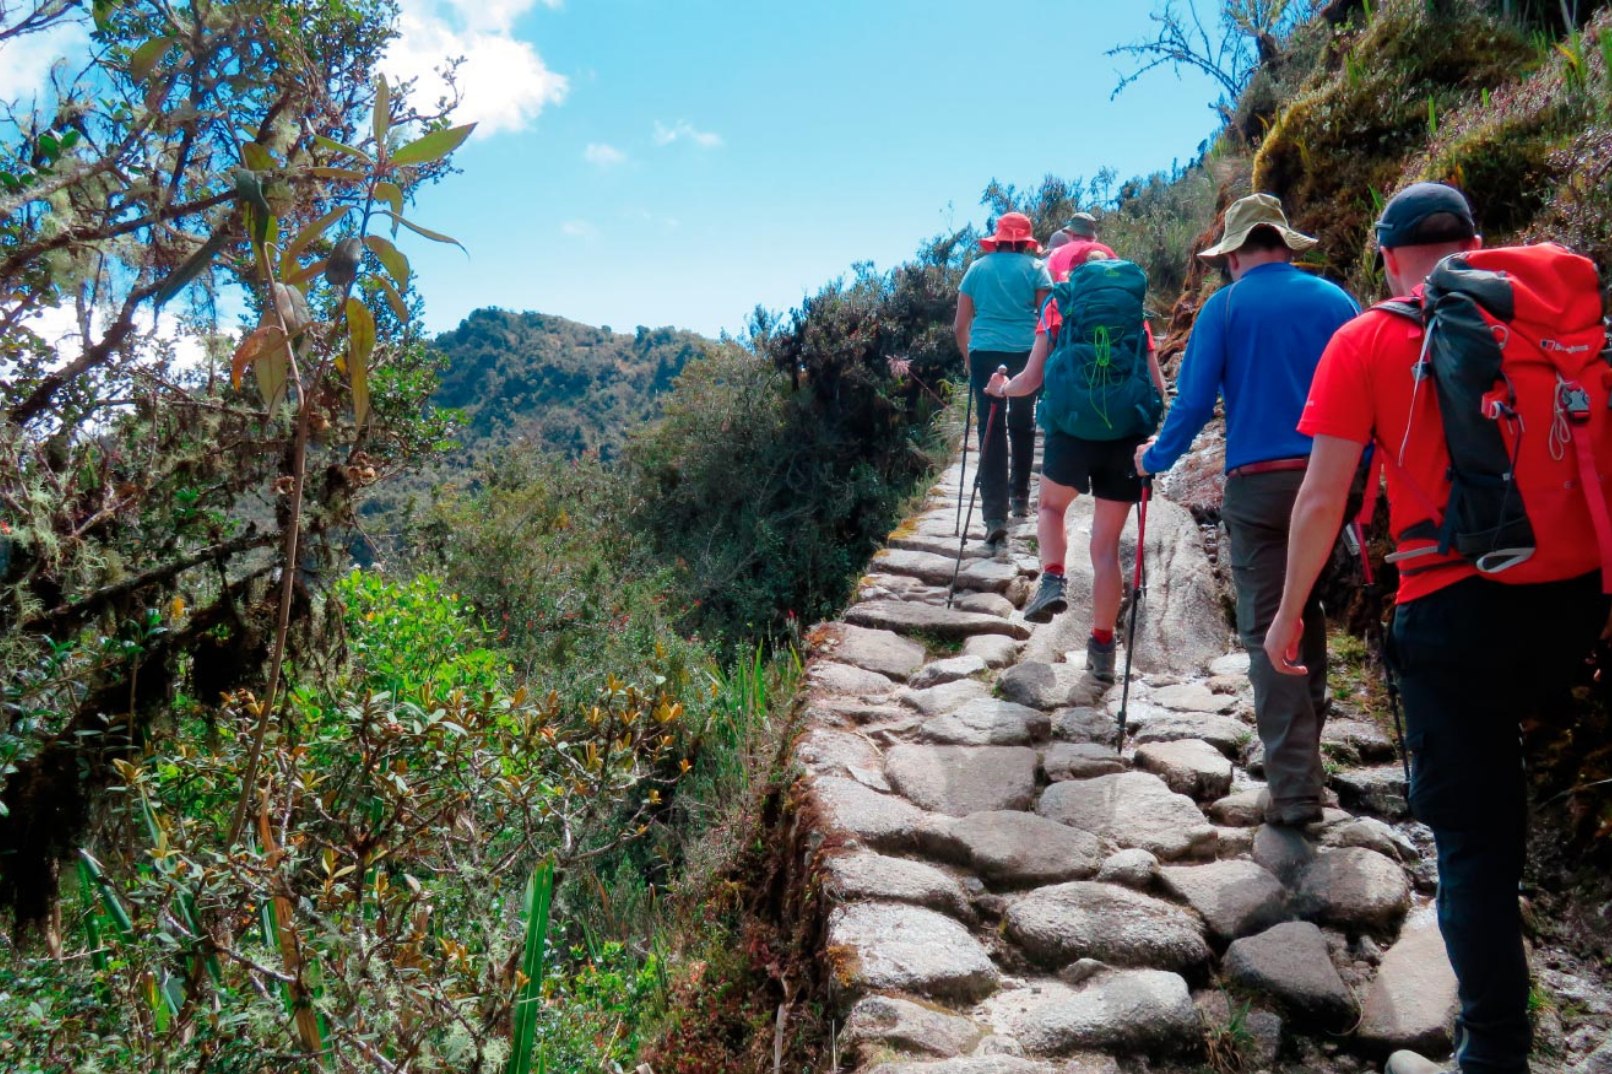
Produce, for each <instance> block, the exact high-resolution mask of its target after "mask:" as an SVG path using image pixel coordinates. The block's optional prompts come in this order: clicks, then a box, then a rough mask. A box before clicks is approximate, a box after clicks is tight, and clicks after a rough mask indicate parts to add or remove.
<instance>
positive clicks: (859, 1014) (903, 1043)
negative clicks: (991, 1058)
mask: <svg viewBox="0 0 1612 1074" xmlns="http://www.w3.org/2000/svg"><path fill="white" fill-rule="evenodd" d="M983 1035H984V1032H983V1030H981V1029H980V1027H979V1026H977V1025H975V1024H974V1023H973V1022H972V1021H970V1020H969V1019H967V1018H964V1017H963V1016H962V1015H959V1014H951V1013H949V1012H947V1011H943V1010H939V1009H937V1008H935V1007H933V1006H929V1005H927V1004H923V1003H914V1002H913V1001H912V1000H910V999H902V998H901V997H899V996H865V997H863V998H862V999H860V1000H858V1001H857V1004H856V1006H855V1007H852V1008H851V1014H850V1017H849V1018H847V1019H846V1020H845V1041H846V1043H848V1044H851V1045H853V1046H874V1047H879V1046H882V1047H885V1048H896V1049H899V1050H901V1051H904V1052H914V1053H917V1054H919V1055H933V1056H940V1057H942V1058H947V1057H950V1056H956V1055H966V1054H967V1053H969V1052H971V1051H973V1050H974V1046H975V1045H976V1044H978V1043H979V1041H980V1037H982V1036H983Z"/></svg>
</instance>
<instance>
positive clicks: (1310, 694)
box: [1221, 470, 1327, 814]
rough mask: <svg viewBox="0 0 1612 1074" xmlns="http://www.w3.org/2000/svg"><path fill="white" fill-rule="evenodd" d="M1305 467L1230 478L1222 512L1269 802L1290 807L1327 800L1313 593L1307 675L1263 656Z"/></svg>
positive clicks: (1321, 626) (1303, 658) (1320, 655)
mask: <svg viewBox="0 0 1612 1074" xmlns="http://www.w3.org/2000/svg"><path fill="white" fill-rule="evenodd" d="M1303 481H1304V472H1303V471H1302V470H1287V471H1276V472H1274V473H1266V474H1251V475H1248V476H1244V477H1233V478H1228V479H1227V481H1226V495H1225V500H1224V503H1223V506H1222V507H1221V517H1222V518H1223V519H1225V521H1226V529H1227V530H1228V531H1229V532H1230V534H1231V573H1232V579H1233V581H1235V582H1236V584H1237V633H1238V635H1239V636H1240V637H1241V639H1242V643H1243V648H1245V649H1247V650H1248V681H1249V682H1250V683H1252V684H1253V687H1254V720H1255V723H1256V724H1257V725H1258V727H1259V740H1260V742H1261V744H1263V745H1264V747H1265V781H1266V782H1267V783H1268V784H1269V785H1270V793H1271V806H1272V808H1273V810H1274V811H1275V812H1276V813H1278V814H1281V813H1287V812H1291V811H1294V810H1297V809H1301V808H1304V807H1314V806H1317V805H1319V804H1320V802H1321V792H1322V789H1323V784H1324V783H1325V780H1326V774H1325V772H1324V771H1323V770H1322V767H1321V728H1322V725H1323V723H1324V722H1325V719H1326V696H1327V624H1326V618H1325V616H1324V614H1323V611H1322V608H1321V602H1320V601H1319V600H1318V599H1317V598H1316V596H1315V594H1314V592H1313V591H1312V593H1311V595H1310V600H1309V603H1308V604H1306V605H1305V606H1304V639H1303V641H1302V642H1301V643H1300V646H1299V655H1300V662H1301V663H1303V664H1304V665H1305V666H1306V667H1307V668H1309V669H1310V674H1309V676H1308V677H1307V678H1298V677H1295V676H1292V675H1283V674H1282V673H1281V672H1279V671H1277V670H1276V668H1275V667H1273V666H1272V665H1271V660H1270V657H1268V656H1266V655H1265V632H1266V631H1267V630H1268V629H1270V625H1271V620H1272V619H1275V618H1276V609H1277V608H1278V607H1280V605H1281V603H1282V585H1283V583H1284V582H1285V580H1286V578H1287V534H1288V529H1289V520H1290V519H1291V518H1292V517H1293V501H1294V499H1296V498H1297V496H1298V492H1299V485H1300V484H1302V483H1303Z"/></svg>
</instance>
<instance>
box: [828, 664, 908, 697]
mask: <svg viewBox="0 0 1612 1074" xmlns="http://www.w3.org/2000/svg"><path fill="white" fill-rule="evenodd" d="M806 682H807V684H808V685H809V686H811V687H812V688H813V689H815V690H817V691H818V692H820V693H825V694H843V695H844V696H846V697H855V698H860V699H862V700H871V701H882V700H884V699H885V698H888V697H889V696H890V695H892V694H894V693H895V691H896V684H895V682H894V681H892V680H891V679H890V678H888V677H886V676H884V675H880V674H879V673H878V672H876V671H868V670H867V669H866V668H859V667H852V666H851V665H850V664H839V663H835V662H834V661H832V660H818V661H814V662H813V663H812V666H811V668H810V669H809V670H808V671H807V672H806Z"/></svg>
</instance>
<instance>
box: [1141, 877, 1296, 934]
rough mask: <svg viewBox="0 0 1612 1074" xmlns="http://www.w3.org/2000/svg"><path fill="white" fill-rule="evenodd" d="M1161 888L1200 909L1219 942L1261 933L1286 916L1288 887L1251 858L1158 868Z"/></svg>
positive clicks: (1195, 908) (1200, 913)
mask: <svg viewBox="0 0 1612 1074" xmlns="http://www.w3.org/2000/svg"><path fill="white" fill-rule="evenodd" d="M1159 878H1160V880H1162V881H1163V883H1164V889H1165V890H1166V891H1168V892H1169V893H1170V894H1172V895H1174V896H1175V897H1176V898H1178V899H1180V900H1181V901H1182V902H1184V903H1186V904H1187V905H1188V906H1190V907H1192V908H1193V909H1194V910H1196V911H1197V912H1198V916H1200V917H1202V918H1203V920H1204V922H1205V923H1206V924H1207V925H1208V926H1209V932H1210V934H1211V935H1213V936H1214V938H1215V939H1216V940H1219V941H1220V942H1221V943H1229V942H1230V941H1232V940H1235V939H1238V938H1240V937H1243V936H1248V935H1250V934H1252V933H1255V932H1260V931H1262V930H1264V929H1267V928H1269V927H1270V926H1272V925H1275V924H1278V923H1279V922H1281V920H1282V919H1283V918H1284V917H1285V916H1286V915H1287V889H1286V888H1284V887H1282V882H1281V881H1280V880H1277V879H1276V877H1274V876H1272V875H1271V874H1270V873H1268V872H1266V871H1265V870H1264V869H1262V868H1260V867H1259V866H1258V865H1255V864H1254V863H1253V862H1251V861H1217V862H1211V863H1209V864H1207V865H1177V866H1170V867H1167V868H1164V869H1161V870H1160V871H1159Z"/></svg>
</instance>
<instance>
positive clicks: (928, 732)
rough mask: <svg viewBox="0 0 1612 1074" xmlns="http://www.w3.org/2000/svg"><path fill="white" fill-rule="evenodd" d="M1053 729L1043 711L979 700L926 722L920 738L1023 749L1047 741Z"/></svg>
mask: <svg viewBox="0 0 1612 1074" xmlns="http://www.w3.org/2000/svg"><path fill="white" fill-rule="evenodd" d="M1051 729H1052V722H1051V720H1049V719H1048V718H1047V714H1046V713H1044V712H1042V711H1041V710H1040V709H1032V708H1029V707H1027V706H1024V705H1016V704H1014V703H1013V702H1011V701H1001V700H998V699H996V698H993V697H978V698H974V699H972V700H970V701H968V702H965V703H964V704H963V705H961V706H959V707H958V708H957V709H956V711H954V712H951V713H949V714H947V715H944V716H936V717H935V718H934V719H931V720H928V721H926V722H925V723H924V725H923V727H921V728H919V731H918V738H919V739H920V740H921V741H924V742H939V743H946V744H950V745H954V746H1023V745H1026V744H1028V743H1030V742H1035V741H1039V740H1041V739H1044V738H1046V737H1047V734H1048V732H1049V731H1050V730H1051Z"/></svg>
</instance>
